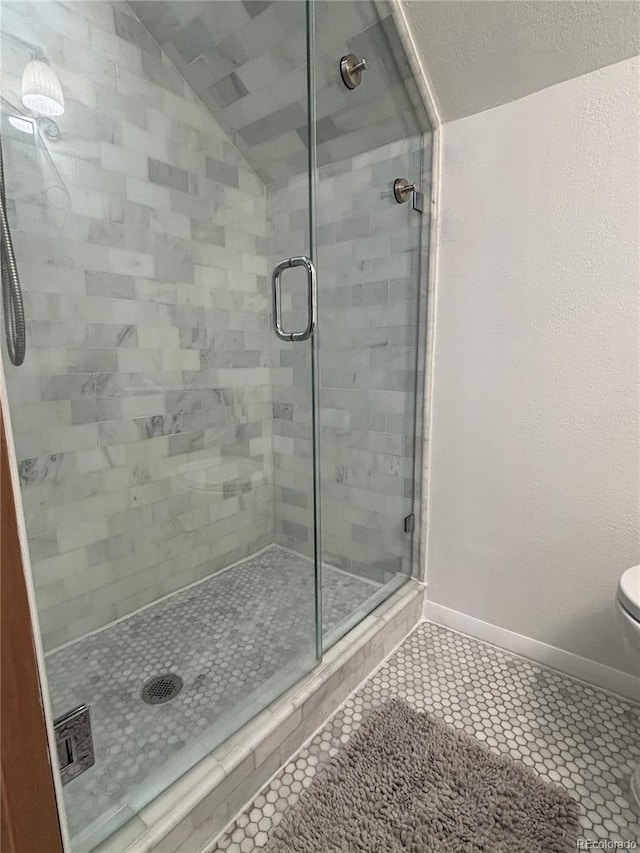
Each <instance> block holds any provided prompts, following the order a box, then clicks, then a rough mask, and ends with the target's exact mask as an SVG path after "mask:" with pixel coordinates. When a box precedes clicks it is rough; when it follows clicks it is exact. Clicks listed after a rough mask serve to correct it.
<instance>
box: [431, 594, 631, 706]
mask: <svg viewBox="0 0 640 853" xmlns="http://www.w3.org/2000/svg"><path fill="white" fill-rule="evenodd" d="M425 618H426V619H427V620H428V621H429V622H435V623H436V624H437V625H443V626H444V627H445V628H452V629H453V630H454V631H459V632H460V633H461V634H468V635H469V636H471V637H477V639H479V640H484V641H485V642H487V643H491V644H492V645H494V646H498V647H499V648H501V649H506V650H507V651H510V652H515V653H516V654H518V655H522V656H523V657H526V658H529V659H530V660H533V661H536V663H541V664H544V665H545V666H549V667H551V668H552V669H557V670H560V672H564V673H566V674H567V675H570V676H572V677H573V678H579V679H580V680H581V681H586V682H588V683H589V684H594V685H596V686H597V687H602V688H604V689H605V690H611V691H612V692H614V693H618V694H619V695H620V696H625V697H627V698H629V699H633V700H635V701H636V702H640V678H636V677H635V676H634V675H630V674H629V673H627V672H622V671H621V670H619V669H613V667H611V666H605V664H602V663H596V662H595V661H592V660H589V659H588V658H583V657H580V655H574V654H573V653H572V652H566V651H564V650H563V649H558V648H556V647H555V646H550V645H548V644H547V643H542V642H540V640H533V639H532V638H531V637H524V636H522V634H516V633H515V631H509V630H507V629H506V628H500V627H498V626H497V625H491V624H490V623H489V622H483V621H482V619H476V618H475V617H474V616H468V615H467V614H466V613H460V612H458V611H457V610H451V609H450V608H449V607H443V606H442V605H441V604H435V603H434V602H433V601H427V602H426V605H425Z"/></svg>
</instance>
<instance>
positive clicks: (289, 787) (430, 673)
mask: <svg viewBox="0 0 640 853" xmlns="http://www.w3.org/2000/svg"><path fill="white" fill-rule="evenodd" d="M391 697H396V698H401V699H404V700H405V701H406V702H409V703H410V704H411V705H413V706H414V707H415V708H417V709H418V710H420V711H427V712H429V713H431V714H434V715H435V716H436V717H440V718H441V719H443V720H444V721H445V722H446V723H448V724H449V725H451V726H454V727H455V728H457V729H461V730H462V731H464V732H466V733H467V734H470V735H473V736H474V737H476V738H478V740H481V741H483V742H484V743H485V744H486V745H487V746H488V747H489V748H490V749H491V750H492V751H493V752H496V753H505V754H508V755H510V756H511V757H512V758H514V759H516V760H517V761H521V762H522V763H523V764H525V765H527V766H528V767H531V768H533V769H534V771H535V772H536V773H538V774H539V775H540V776H541V777H542V778H543V779H546V780H548V781H550V782H555V783H557V784H560V785H564V787H565V788H567V790H568V791H569V792H570V794H571V795H572V796H573V797H574V798H575V799H576V800H577V801H578V803H579V813H580V832H579V838H581V839H584V840H585V842H586V841H587V840H591V841H601V842H606V841H608V842H618V843H619V844H620V843H622V842H624V841H640V815H639V814H638V813H637V812H635V811H634V810H632V807H631V804H630V791H629V782H628V779H629V775H630V773H631V769H632V767H633V766H634V764H635V763H637V762H638V761H640V705H637V704H635V703H633V702H631V701H627V700H624V699H621V698H620V697H618V696H616V695H614V694H612V693H607V692H606V691H604V690H600V689H598V688H596V687H591V686H589V685H588V684H585V683H583V682H579V681H575V680H574V679H572V678H568V677H566V676H564V675H562V674H560V673H559V672H556V671H555V670H551V669H547V668H545V667H541V666H538V665H536V664H535V663H532V662H531V661H528V660H526V659H524V658H521V657H518V656H517V655H513V654H510V653H508V652H505V651H502V650H500V649H497V648H495V647H493V646H490V645H487V644H485V643H482V642H480V641H478V640H475V639H473V638H471V637H466V636H464V635H462V634H458V633H456V632H455V631H450V630H448V629H446V628H443V627H441V626H438V625H434V624H432V623H429V622H423V623H421V624H420V625H418V627H417V628H416V629H415V630H414V631H413V633H412V634H411V635H410V636H409V637H407V639H406V640H405V641H404V642H403V643H402V645H401V646H400V647H399V648H398V649H397V650H396V651H395V652H394V654H393V655H392V656H391V657H390V658H389V660H387V661H386V662H385V663H384V664H383V665H382V666H381V667H380V668H379V669H378V670H377V671H376V672H375V673H374V674H373V675H372V676H371V677H370V678H369V679H368V680H367V681H366V682H365V684H364V685H362V686H361V687H360V688H359V690H357V691H356V693H354V694H353V695H352V696H351V697H350V698H349V699H348V700H347V702H346V703H345V704H344V705H343V706H342V707H341V708H340V709H339V710H338V711H337V712H336V713H335V714H334V716H333V717H332V718H331V719H330V720H329V721H328V722H327V724H326V725H325V726H324V727H323V728H322V730H321V731H319V732H318V733H317V734H316V735H315V736H314V737H313V738H312V739H311V740H310V741H309V742H307V743H306V744H305V745H304V746H303V748H302V749H301V750H300V751H299V752H298V753H297V754H296V755H295V756H294V757H293V758H292V759H291V761H290V762H289V763H288V764H287V765H286V766H285V767H283V768H282V769H281V770H280V771H279V772H278V773H277V774H276V776H275V778H273V779H272V781H271V782H270V783H268V784H267V785H266V786H265V787H264V788H263V789H262V790H261V791H260V793H259V794H258V795H257V796H256V797H255V798H254V800H253V801H252V802H251V803H250V804H249V805H248V806H247V808H246V809H245V810H244V811H243V812H242V813H241V814H240V815H239V816H238V817H237V818H236V819H235V820H234V821H233V823H232V824H231V825H230V826H229V827H227V829H226V830H225V832H224V833H223V834H222V835H221V836H220V837H219V838H218V840H217V842H216V844H215V845H214V847H213V848H212V851H211V853H221V851H225V853H250V851H253V850H259V849H260V848H262V847H264V846H265V845H266V844H267V841H268V838H269V833H270V831H271V829H272V827H273V826H274V825H276V824H277V823H279V821H280V820H281V818H282V815H283V813H284V811H285V810H286V809H287V808H290V807H291V806H292V805H294V804H295V803H296V801H297V800H298V798H299V796H300V793H301V792H302V791H303V790H304V789H305V788H307V787H308V786H309V785H310V784H311V783H312V781H313V778H314V776H315V775H316V774H317V773H318V771H319V770H320V768H321V767H322V766H323V765H324V764H325V763H326V762H328V761H329V760H330V759H331V757H332V756H333V755H335V754H336V752H337V751H338V749H339V748H340V747H341V745H342V744H344V743H346V742H347V741H348V740H349V738H350V737H351V735H352V734H353V732H354V731H355V730H356V729H357V728H358V727H359V726H360V724H361V723H362V720H363V719H364V718H365V717H366V716H367V715H368V714H369V713H371V710H372V709H373V708H375V707H376V706H378V705H380V704H382V703H383V702H385V701H386V700H387V699H389V698H391ZM613 847H614V845H613V844H610V846H609V847H608V848H607V849H613ZM185 853H192V851H185ZM344 853H346V851H344ZM372 853H373V851H372ZM425 853H427V851H425ZM514 853H515V851H514Z"/></svg>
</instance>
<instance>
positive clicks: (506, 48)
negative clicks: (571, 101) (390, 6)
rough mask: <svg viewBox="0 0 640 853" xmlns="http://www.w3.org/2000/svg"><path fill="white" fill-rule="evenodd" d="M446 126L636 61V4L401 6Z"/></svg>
mask: <svg viewBox="0 0 640 853" xmlns="http://www.w3.org/2000/svg"><path fill="white" fill-rule="evenodd" d="M400 3H401V6H402V9H403V11H404V15H405V17H406V21H407V25H408V27H409V30H410V32H411V34H412V36H413V40H414V42H415V44H416V48H417V51H418V54H419V55H420V57H421V61H422V63H423V66H424V68H425V69H426V72H427V75H428V77H429V80H430V82H431V84H432V91H433V92H434V93H435V98H436V101H437V104H438V111H439V113H440V115H441V117H442V119H443V120H444V121H452V120H453V119H458V118H462V117H463V116H467V115H472V114H473V113H478V112H481V111H482V110H488V109H490V108H491V107H495V106H498V104H505V103H508V102H509V101H515V100H516V99H517V98H522V97H524V96H525V95H529V94H531V93H532V92H537V91H539V90H540V89H544V88H546V87H547V86H552V85H554V84H555V83H560V82H561V81H562V80H569V79H570V78H572V77H578V76H579V75H581V74H587V73H588V72H590V71H595V69H596V68H602V67H604V66H605V65H612V64H613V63H614V62H620V61H621V60H623V59H628V58H630V57H632V56H636V55H638V54H640V2H638V0H629V2H624V3H623V2H613V3H612V2H611V0H593V1H592V2H589V3H585V2H584V0H562V2H549V1H548V0H546V2H544V1H543V2H541V0H518V2H517V3H514V2H505V0H483V2H481V3H479V2H478V0H400Z"/></svg>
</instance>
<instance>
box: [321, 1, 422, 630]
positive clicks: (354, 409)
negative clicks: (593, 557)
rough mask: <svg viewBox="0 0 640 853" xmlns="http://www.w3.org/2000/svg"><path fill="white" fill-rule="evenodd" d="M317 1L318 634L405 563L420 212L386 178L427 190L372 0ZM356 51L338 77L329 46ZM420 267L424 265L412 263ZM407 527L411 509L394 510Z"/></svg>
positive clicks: (379, 597) (417, 117)
mask: <svg viewBox="0 0 640 853" xmlns="http://www.w3.org/2000/svg"><path fill="white" fill-rule="evenodd" d="M315 8H316V46H315V74H316V108H317V123H316V129H317V158H318V170H317V203H316V207H315V213H316V216H317V229H316V233H317V251H316V259H317V266H318V283H319V284H318V287H319V309H318V313H319V321H318V322H319V338H318V342H319V359H320V424H321V426H320V448H319V452H320V462H321V478H320V480H321V483H320V490H321V509H322V512H321V516H322V540H321V545H322V566H323V585H324V591H325V597H326V595H327V585H328V584H329V583H331V580H330V579H332V578H334V577H339V578H340V583H341V586H342V588H343V590H344V591H343V596H344V598H345V599H347V598H348V599H349V609H348V612H347V613H346V616H345V618H344V619H343V620H342V621H341V622H340V623H339V624H337V625H335V624H331V623H329V622H328V621H327V620H326V619H325V620H324V625H323V629H324V634H325V645H330V644H331V643H332V642H334V641H335V640H336V639H337V638H338V637H339V636H341V635H342V634H343V633H344V632H345V631H346V630H347V629H348V628H349V627H351V626H352V625H354V624H355V623H356V622H358V621H359V620H360V619H361V618H363V616H365V615H366V614H367V613H368V612H369V611H370V610H371V609H372V608H373V607H375V606H376V605H377V604H379V603H380V602H381V601H383V600H384V599H385V598H386V597H388V595H389V594H390V593H391V592H392V591H393V590H394V589H396V588H397V587H398V586H399V585H401V584H402V583H403V582H404V581H405V580H406V578H407V577H409V576H410V575H411V573H412V569H413V551H414V549H413V540H414V536H413V534H412V532H411V530H405V519H406V518H407V517H408V516H410V515H411V514H412V513H413V511H414V499H415V498H416V495H415V488H414V466H415V458H414V456H415V454H414V443H415V431H416V426H415V424H416V400H417V393H418V392H417V389H418V384H419V383H418V381H417V380H418V373H417V371H418V358H417V355H418V336H419V326H420V324H421V322H422V317H423V315H424V314H425V312H424V310H423V309H424V305H423V304H422V303H421V302H419V298H418V297H419V288H420V253H421V235H422V233H423V231H424V229H425V226H426V224H427V223H426V218H427V217H428V215H429V211H428V204H427V209H426V211H425V212H424V214H420V213H419V212H417V211H416V210H414V209H413V207H412V204H411V200H409V202H408V203H404V204H399V203H397V202H396V200H395V198H394V194H393V183H394V180H395V179H396V178H406V179H408V181H409V183H414V182H415V183H416V185H417V187H418V188H419V189H420V190H421V191H422V192H424V193H425V194H426V196H427V198H428V187H427V186H425V183H424V179H423V168H422V151H423V145H424V139H423V131H424V130H425V129H427V128H428V122H427V119H426V116H425V114H424V110H423V108H422V107H421V105H420V99H419V97H418V93H417V90H416V89H415V84H414V81H413V77H412V74H411V70H410V67H409V65H408V62H407V60H406V57H405V55H404V52H403V49H402V46H401V43H400V39H399V37H398V34H397V31H396V29H395V26H394V23H393V19H392V17H391V14H390V9H389V7H388V6H387V4H385V3H374V2H359V1H358V2H350V0H329V2H327V0H318V2H316V4H315ZM348 54H353V55H355V56H356V58H357V59H358V60H360V59H364V60H365V61H366V70H365V71H364V72H363V73H362V77H361V83H360V85H359V86H357V87H356V88H354V89H349V88H347V87H346V86H345V85H344V83H343V81H342V79H341V75H340V72H339V61H340V58H341V57H343V56H345V55H348ZM425 274H426V269H425V272H424V273H423V275H425ZM407 526H408V527H411V524H410V522H408V523H407Z"/></svg>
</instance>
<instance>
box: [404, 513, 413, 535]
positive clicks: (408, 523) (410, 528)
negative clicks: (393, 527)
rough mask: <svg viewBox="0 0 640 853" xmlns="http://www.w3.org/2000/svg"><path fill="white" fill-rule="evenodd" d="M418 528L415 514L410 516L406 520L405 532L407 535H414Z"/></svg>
mask: <svg viewBox="0 0 640 853" xmlns="http://www.w3.org/2000/svg"><path fill="white" fill-rule="evenodd" d="M415 526H416V517H415V515H414V514H413V513H411V515H408V516H407V517H406V518H405V520H404V532H405V533H413V531H414V530H415Z"/></svg>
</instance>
